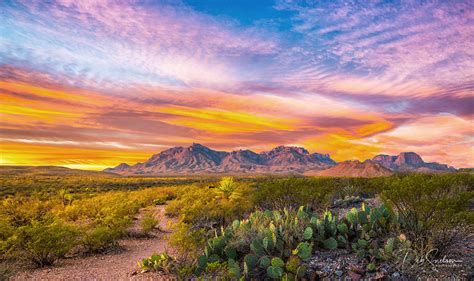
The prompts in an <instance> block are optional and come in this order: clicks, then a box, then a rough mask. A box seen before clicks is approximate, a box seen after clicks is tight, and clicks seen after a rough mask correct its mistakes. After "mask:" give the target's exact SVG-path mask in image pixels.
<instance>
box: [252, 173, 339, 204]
mask: <svg viewBox="0 0 474 281" xmlns="http://www.w3.org/2000/svg"><path fill="white" fill-rule="evenodd" d="M326 183H327V180H324V179H315V178H284V179H281V178H268V179H264V180H260V181H258V182H257V183H256V187H255V192H254V194H253V197H254V201H255V204H256V205H257V206H258V207H260V208H262V209H270V210H282V209H284V208H287V209H295V208H298V207H299V206H308V207H310V208H311V209H322V208H324V207H329V204H330V199H331V196H332V195H333V194H334V192H335V190H336V189H335V188H333V187H332V186H331V185H327V184H326Z"/></svg>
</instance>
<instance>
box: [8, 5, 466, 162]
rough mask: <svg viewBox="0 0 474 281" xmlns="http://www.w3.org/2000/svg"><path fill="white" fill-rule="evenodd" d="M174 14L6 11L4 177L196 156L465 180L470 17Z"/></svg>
mask: <svg viewBox="0 0 474 281" xmlns="http://www.w3.org/2000/svg"><path fill="white" fill-rule="evenodd" d="M171 2H173V1H171ZM171 2H170V1H163V2H160V1H135V0H131V1H107V0H99V1H94V0H90V1H89V0H84V1H72V0H55V1H37V0H32V1H2V3H1V4H0V7H1V11H2V12H1V14H2V24H1V25H0V150H1V159H0V164H1V165H61V166H67V167H73V168H82V169H96V170H100V169H104V168H106V167H111V166H115V165H117V164H119V163H121V162H126V163H129V164H134V163H136V162H140V161H144V160H145V159H147V158H148V157H149V156H151V155H152V154H154V153H158V152H160V151H162V150H164V149H166V148H169V147H173V146H187V145H190V144H191V143H193V142H199V143H202V144H205V145H207V146H209V147H211V148H213V149H222V150H232V149H240V148H248V149H252V150H255V151H263V150H267V149H271V148H273V147H275V146H278V145H301V146H304V147H306V148H307V149H308V150H310V151H311V152H319V153H329V154H330V155H331V157H332V158H333V159H334V160H336V161H341V160H347V159H360V160H365V159H367V158H371V157H373V156H374V155H376V154H379V153H387V154H398V153H399V152H402V151H415V152H417V153H418V154H420V155H421V156H422V157H423V159H424V160H425V161H438V162H441V163H446V164H449V165H453V166H455V167H473V166H474V150H473V148H474V124H473V115H474V28H473V25H472V22H473V21H474V8H473V5H472V2H470V1H429V2H425V1H423V2H421V1H409V3H410V4H407V3H404V4H403V5H402V4H394V3H393V2H388V1H387V2H384V1H380V2H379V1H363V2H361V3H359V4H354V3H352V2H346V1H321V2H320V1H316V2H312V1H308V2H305V1H295V2H294V1H278V0H277V1H275V2H273V1H262V2H258V1H257V2H258V4H256V3H254V1H230V2H229V1H222V2H220V1H185V0H184V1H182V2H181V1H176V3H174V4H171ZM397 3H398V2H397ZM234 6H235V7H234ZM243 7H245V9H243ZM245 10H249V11H250V10H251V11H254V12H252V13H246V12H242V11H245Z"/></svg>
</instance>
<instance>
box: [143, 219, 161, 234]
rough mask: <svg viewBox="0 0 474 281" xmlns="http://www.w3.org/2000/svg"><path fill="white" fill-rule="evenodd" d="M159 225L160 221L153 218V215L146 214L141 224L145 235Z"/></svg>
mask: <svg viewBox="0 0 474 281" xmlns="http://www.w3.org/2000/svg"><path fill="white" fill-rule="evenodd" d="M157 225H158V220H157V219H156V218H155V217H154V216H153V214H145V216H143V219H142V221H141V222H140V227H141V229H142V232H143V233H145V234H147V233H149V232H151V231H152V230H153V229H155V227H156V226H157Z"/></svg>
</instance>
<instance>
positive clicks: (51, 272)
mask: <svg viewBox="0 0 474 281" xmlns="http://www.w3.org/2000/svg"><path fill="white" fill-rule="evenodd" d="M153 213H154V215H155V217H156V218H157V219H158V220H159V229H160V230H162V231H156V232H154V234H155V235H154V237H151V238H139V239H137V238H126V239H122V240H120V241H119V245H120V246H121V247H122V248H123V250H121V251H119V252H117V253H109V254H102V255H92V256H80V257H74V258H67V259H62V260H59V261H57V263H56V264H55V265H54V266H53V267H50V268H42V269H29V270H26V271H22V272H19V273H17V274H16V275H14V276H13V277H11V279H10V280H131V279H133V280H151V279H154V280H157V279H160V278H159V276H156V277H153V276H150V275H148V274H147V276H146V277H145V276H144V275H141V274H136V272H139V271H140V270H139V268H138V266H137V262H138V261H140V260H141V259H143V258H145V257H149V256H150V255H152V254H153V253H158V252H163V251H165V250H167V243H166V240H165V239H164V238H165V236H166V235H167V233H168V232H169V229H168V221H169V219H168V218H167V217H166V216H165V206H164V205H161V206H156V207H154V210H153ZM142 217H143V213H142V212H141V213H139V214H138V216H137V218H138V220H136V221H135V223H134V226H133V227H132V231H133V230H135V229H137V228H138V226H139V223H140V220H141V218H142Z"/></svg>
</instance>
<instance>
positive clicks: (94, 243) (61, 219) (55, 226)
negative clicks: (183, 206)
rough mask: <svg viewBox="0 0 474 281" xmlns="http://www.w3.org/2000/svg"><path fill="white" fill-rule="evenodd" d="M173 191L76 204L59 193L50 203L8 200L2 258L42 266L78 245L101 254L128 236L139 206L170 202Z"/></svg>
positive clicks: (1, 219) (112, 195) (0, 236)
mask: <svg viewBox="0 0 474 281" xmlns="http://www.w3.org/2000/svg"><path fill="white" fill-rule="evenodd" d="M170 192H171V190H170V189H165V188H153V189H145V190H140V191H115V192H106V193H102V194H99V195H96V196H94V197H91V198H82V199H77V200H74V199H73V196H70V194H69V193H67V192H65V191H61V192H59V193H58V196H57V197H56V198H55V199H54V198H53V199H50V200H48V201H44V200H40V199H38V198H33V197H25V196H17V197H14V198H7V199H4V200H2V201H1V206H0V207H1V208H0V255H1V257H2V258H14V259H17V260H27V261H32V262H34V263H35V264H36V265H37V266H40V267H42V266H47V265H51V264H53V263H54V261H56V260H57V259H59V258H61V257H63V256H64V255H66V254H67V253H69V252H70V251H71V250H72V249H73V248H75V247H76V246H77V247H79V248H80V249H82V251H84V252H89V253H98V252H102V251H103V250H105V249H107V248H108V247H111V246H114V245H115V244H116V242H117V240H118V239H119V238H120V237H122V236H123V235H124V234H125V233H126V229H127V228H128V227H129V226H130V224H131V222H132V217H133V216H134V215H135V214H136V213H137V212H138V210H139V209H140V208H142V207H145V206H149V205H152V204H153V202H154V201H155V200H159V199H161V198H167V197H168V196H169V193H170ZM65 200H66V201H65ZM65 203H66V204H65Z"/></svg>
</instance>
